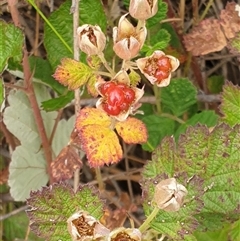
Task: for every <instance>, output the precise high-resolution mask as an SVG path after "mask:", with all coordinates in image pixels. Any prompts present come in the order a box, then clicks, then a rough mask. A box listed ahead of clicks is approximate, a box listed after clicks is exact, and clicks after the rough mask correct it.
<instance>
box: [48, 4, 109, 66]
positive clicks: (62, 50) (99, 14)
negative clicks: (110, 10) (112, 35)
mask: <svg viewBox="0 0 240 241" xmlns="http://www.w3.org/2000/svg"><path fill="white" fill-rule="evenodd" d="M70 8H71V1H69V0H68V1H66V2H64V3H63V4H62V5H61V6H60V7H59V9H58V10H56V11H55V12H53V13H52V14H51V15H50V17H49V18H48V20H49V22H50V23H51V24H52V25H53V27H54V28H55V29H56V30H57V32H58V33H59V34H60V35H61V36H62V38H63V39H64V40H65V41H66V43H67V44H68V45H69V46H70V47H71V48H72V46H73V20H72V19H73V17H72V15H71V14H70ZM79 13H80V25H82V24H85V23H88V24H92V25H95V24H97V25H99V26H100V27H101V29H102V31H103V32H104V31H105V30H106V27H107V21H106V17H105V13H104V10H103V6H102V4H101V2H100V1H98V0H92V1H88V0H83V1H80V8H79ZM89 13H91V14H89ZM63 20H64V21H63ZM44 46H45V48H46V51H47V54H48V60H49V62H50V64H51V66H52V68H53V69H55V68H56V67H57V65H58V64H59V63H60V60H61V59H62V58H67V57H69V58H72V57H73V54H72V53H71V52H70V51H69V50H68V49H67V48H66V46H65V45H64V44H63V43H62V42H61V40H60V39H59V38H58V37H57V36H56V34H55V33H54V32H53V31H52V29H51V28H50V27H49V26H48V25H47V24H46V23H45V25H44Z"/></svg>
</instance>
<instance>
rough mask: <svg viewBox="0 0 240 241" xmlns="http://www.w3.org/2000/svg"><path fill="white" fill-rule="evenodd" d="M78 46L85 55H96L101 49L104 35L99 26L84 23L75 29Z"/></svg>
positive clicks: (103, 45)
mask: <svg viewBox="0 0 240 241" xmlns="http://www.w3.org/2000/svg"><path fill="white" fill-rule="evenodd" d="M77 33H78V36H79V38H78V44H79V48H80V49H81V50H82V51H83V52H84V53H86V54H87V55H96V54H99V53H101V52H102V51H103V49H104V48H105V45H106V37H105V35H104V33H103V32H102V30H101V28H100V27H99V26H92V25H90V24H84V25H82V26H80V27H78V29H77Z"/></svg>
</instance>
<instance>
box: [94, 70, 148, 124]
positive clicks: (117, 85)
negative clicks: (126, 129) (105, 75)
mask: <svg viewBox="0 0 240 241" xmlns="http://www.w3.org/2000/svg"><path fill="white" fill-rule="evenodd" d="M95 86H96V89H97V91H98V93H99V94H100V95H101V96H102V97H101V98H100V99H99V100H98V101H97V103H96V107H97V108H98V109H101V110H103V111H104V112H106V113H107V114H108V115H110V116H112V117H114V118H115V119H117V120H118V121H124V120H126V119H127V117H128V116H129V114H134V111H135V110H136V109H137V108H138V107H139V106H138V105H137V102H138V101H139V99H140V98H141V97H142V96H143V94H144V90H143V89H139V88H137V87H132V86H130V79H129V76H128V74H127V73H126V71H122V70H121V71H120V72H118V73H117V74H116V76H115V77H114V78H113V79H112V80H111V81H104V80H102V79H99V81H98V82H97V83H96V85H95Z"/></svg>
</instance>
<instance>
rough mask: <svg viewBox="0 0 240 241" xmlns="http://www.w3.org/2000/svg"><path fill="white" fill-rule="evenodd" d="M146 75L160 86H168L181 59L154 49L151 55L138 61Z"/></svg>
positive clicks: (152, 82) (139, 66)
mask: <svg viewBox="0 0 240 241" xmlns="http://www.w3.org/2000/svg"><path fill="white" fill-rule="evenodd" d="M136 63H137V66H138V68H139V69H140V71H141V72H142V73H143V74H144V76H145V77H146V78H147V79H148V80H149V81H150V82H151V84H156V85H157V86H158V87H165V86H168V85H169V83H170V79H171V74H172V72H173V71H175V70H176V69H177V68H178V66H179V60H178V59H177V58H175V57H173V56H171V55H165V53H164V52H162V51H160V50H156V51H154V53H153V54H152V55H151V56H148V57H145V58H140V59H138V60H137V61H136Z"/></svg>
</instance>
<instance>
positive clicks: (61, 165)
mask: <svg viewBox="0 0 240 241" xmlns="http://www.w3.org/2000/svg"><path fill="white" fill-rule="evenodd" d="M81 167H82V161H81V159H80V157H79V155H78V154H77V152H76V150H75V148H74V147H72V146H66V147H64V148H63V149H62V150H61V152H60V153H59V155H58V156H57V158H56V159H55V160H54V161H53V162H52V163H51V169H52V175H53V178H54V181H56V182H58V181H64V180H67V179H70V178H72V176H73V173H74V171H75V170H76V169H79V168H81Z"/></svg>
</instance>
